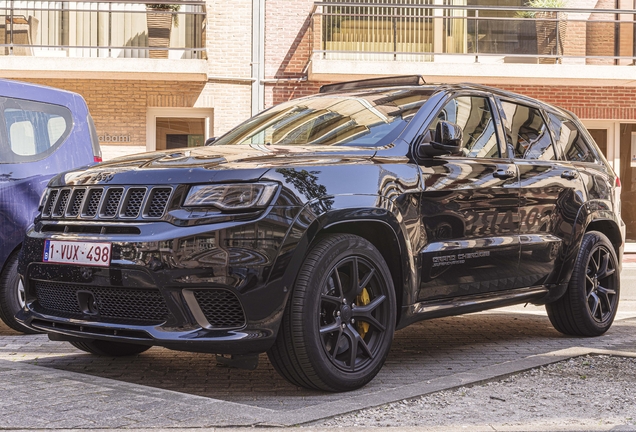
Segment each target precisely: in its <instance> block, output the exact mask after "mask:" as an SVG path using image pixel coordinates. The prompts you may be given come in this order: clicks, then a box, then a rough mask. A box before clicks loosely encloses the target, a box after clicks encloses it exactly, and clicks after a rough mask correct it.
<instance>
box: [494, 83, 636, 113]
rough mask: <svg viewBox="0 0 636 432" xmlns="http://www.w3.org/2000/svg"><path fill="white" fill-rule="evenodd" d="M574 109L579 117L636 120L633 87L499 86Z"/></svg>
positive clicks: (635, 96)
mask: <svg viewBox="0 0 636 432" xmlns="http://www.w3.org/2000/svg"><path fill="white" fill-rule="evenodd" d="M499 87H501V88H503V89H506V90H510V91H513V92H516V93H521V94H524V95H527V96H530V97H534V98H537V99H540V100H542V101H544V102H548V103H551V104H554V105H557V106H559V107H562V108H565V109H568V110H570V111H572V112H574V113H575V114H576V115H577V116H579V117H580V118H582V119H615V120H636V88H634V87H575V86H560V87H548V86H499Z"/></svg>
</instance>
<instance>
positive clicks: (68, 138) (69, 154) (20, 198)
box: [0, 80, 102, 333]
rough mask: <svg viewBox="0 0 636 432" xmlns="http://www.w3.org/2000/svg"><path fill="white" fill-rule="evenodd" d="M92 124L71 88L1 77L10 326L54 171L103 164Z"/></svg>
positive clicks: (2, 295) (5, 300)
mask: <svg viewBox="0 0 636 432" xmlns="http://www.w3.org/2000/svg"><path fill="white" fill-rule="evenodd" d="M101 160H102V158H101V151H100V149H99V143H98V140H97V133H96V131H95V125H94V123H93V119H92V118H91V116H90V114H89V112H88V107H87V106H86V102H85V101H84V99H83V98H82V97H81V96H80V95H78V94H76V93H72V92H68V91H64V90H58V89H54V88H50V87H44V86H39V85H34V84H27V83H21V82H16V81H7V80H0V270H1V272H0V318H1V319H2V320H3V321H4V322H5V323H6V324H7V325H8V326H9V327H12V328H13V329H16V330H19V331H22V332H25V333H29V332H32V330H30V329H28V328H26V327H24V326H22V325H21V324H20V323H18V322H17V321H16V320H15V314H16V312H17V311H18V310H19V309H20V308H22V307H23V306H24V287H22V284H21V282H20V281H19V279H18V274H17V272H16V269H17V266H18V254H19V252H20V248H21V245H22V239H23V237H24V233H25V232H26V230H27V228H28V227H29V226H30V225H31V224H33V220H34V218H35V216H36V215H37V210H38V205H39V202H40V196H41V195H42V191H43V190H44V188H45V187H46V185H47V183H48V181H49V180H50V178H51V177H53V176H54V175H55V174H58V173H60V172H62V171H66V170H70V169H74V168H78V167H82V166H88V165H93V164H95V163H97V162H101Z"/></svg>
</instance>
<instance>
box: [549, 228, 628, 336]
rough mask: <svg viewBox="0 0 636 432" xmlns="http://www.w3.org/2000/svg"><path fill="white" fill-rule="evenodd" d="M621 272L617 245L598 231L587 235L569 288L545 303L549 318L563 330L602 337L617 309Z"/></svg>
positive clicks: (556, 326) (569, 333)
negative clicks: (619, 270) (561, 294)
mask: <svg viewBox="0 0 636 432" xmlns="http://www.w3.org/2000/svg"><path fill="white" fill-rule="evenodd" d="M619 294H620V274H619V272H618V259H617V258H616V252H615V250H614V247H613V246H612V244H611V243H610V241H609V240H608V238H607V237H606V236H605V235H604V234H602V233H600V232H597V231H590V232H588V233H586V234H585V236H584V237H583V241H582V243H581V249H580V250H579V254H578V256H577V258H576V262H575V264H574V271H573V273H572V278H571V279H570V283H569V285H568V290H567V292H566V293H565V295H564V296H563V297H561V298H560V299H559V300H557V301H556V302H554V303H550V304H547V305H546V310H547V311H548V317H549V318H550V321H551V322H552V324H553V325H554V327H555V328H556V329H557V330H558V331H560V332H561V333H564V334H567V335H574V336H599V335H601V334H603V333H605V332H606V331H607V330H609V328H610V327H611V325H612V323H613V322H614V317H615V316H616V311H617V309H618V300H619Z"/></svg>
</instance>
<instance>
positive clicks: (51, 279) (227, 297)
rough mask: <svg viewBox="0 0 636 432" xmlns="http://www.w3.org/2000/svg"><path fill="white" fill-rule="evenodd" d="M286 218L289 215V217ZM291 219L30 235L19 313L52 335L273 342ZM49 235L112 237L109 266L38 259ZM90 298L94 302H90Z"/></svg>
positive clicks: (227, 349)
mask: <svg viewBox="0 0 636 432" xmlns="http://www.w3.org/2000/svg"><path fill="white" fill-rule="evenodd" d="M290 222H291V221H290ZM288 227H289V225H287V224H281V223H280V218H279V219H277V221H276V223H275V224H272V223H268V221H267V219H264V220H263V219H262V220H259V221H258V222H251V223H241V224H236V225H232V224H227V225H225V226H224V227H218V226H216V227H215V228H216V229H214V230H210V226H194V227H175V226H173V225H170V224H167V223H165V222H157V223H152V224H148V225H145V226H141V227H140V230H141V234H140V235H136V236H131V235H126V236H121V235H120V236H116V235H112V236H103V235H102V236H99V237H97V236H93V237H90V236H82V235H79V234H73V235H68V234H51V233H46V232H42V231H38V227H37V226H36V227H35V229H33V230H31V231H30V232H29V233H27V237H26V239H25V244H24V247H23V249H22V250H23V253H22V256H21V261H20V268H19V271H20V274H21V277H22V279H23V283H24V285H25V290H26V301H27V305H26V308H25V309H24V310H23V311H21V312H20V313H19V314H18V316H17V319H18V320H19V321H20V322H22V323H23V324H24V325H26V326H29V327H31V328H34V329H36V330H40V331H44V332H47V333H49V334H54V335H58V336H53V337H57V339H58V340H59V339H68V340H74V339H77V338H87V339H101V340H110V341H119V342H130V343H138V344H145V345H157V346H163V347H166V348H170V349H176V350H184V351H197V352H209V353H217V354H253V353H261V352H264V351H266V350H267V349H269V348H270V347H271V345H272V344H273V343H274V341H275V338H276V334H277V331H278V326H279V323H280V320H281V318H282V314H283V310H284V306H285V302H286V300H287V294H288V289H287V286H288V285H289V283H288V282H287V283H286V282H285V280H286V279H285V277H284V275H285V274H288V272H289V270H290V269H288V268H286V267H285V262H288V260H287V259H286V258H285V257H282V258H281V257H278V252H279V249H280V245H281V243H282V241H283V239H284V238H285V234H286V232H287V230H288ZM47 239H49V240H50V239H57V240H65V241H100V242H104V241H107V242H111V243H112V261H111V265H110V266H109V267H92V266H81V265H74V264H51V263H45V262H42V251H43V248H44V242H45V240H47ZM90 305H92V306H90Z"/></svg>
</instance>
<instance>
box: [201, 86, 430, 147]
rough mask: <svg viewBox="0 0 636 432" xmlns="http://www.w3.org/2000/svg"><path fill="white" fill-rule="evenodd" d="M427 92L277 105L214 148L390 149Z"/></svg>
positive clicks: (330, 97)
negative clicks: (257, 145) (388, 147)
mask: <svg viewBox="0 0 636 432" xmlns="http://www.w3.org/2000/svg"><path fill="white" fill-rule="evenodd" d="M431 92H432V90H430V89H417V90H393V91H388V92H381V93H378V92H374V93H371V94H368V95H363V96H360V95H347V94H336V95H325V96H317V97H311V98H305V99H298V100H294V101H290V102H286V103H282V104H280V105H277V106H275V107H273V108H271V109H269V110H267V111H264V112H262V113H260V114H258V115H256V116H255V117H252V118H251V119H249V120H248V121H246V122H245V123H243V124H241V125H240V126H238V127H237V128H235V129H233V130H232V131H230V132H228V133H227V134H225V135H224V136H222V137H221V138H219V139H217V140H216V141H214V144H213V145H228V144H265V145H269V144H272V145H289V146H293V145H351V146H382V145H386V144H389V143H391V141H392V140H393V139H395V138H396V137H397V136H398V135H399V134H400V132H402V131H403V130H404V128H405V127H406V125H407V124H408V122H409V121H410V120H411V119H412V118H413V116H414V115H415V114H416V113H417V111H418V110H419V109H420V108H421V107H422V105H423V104H424V103H425V102H426V101H427V100H428V98H429V97H430V95H431Z"/></svg>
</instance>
